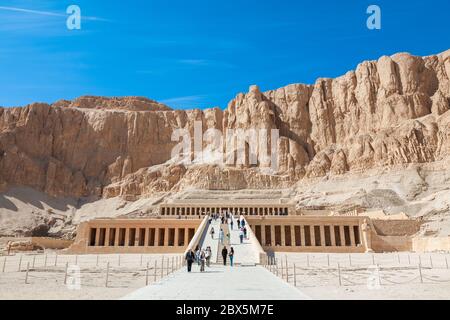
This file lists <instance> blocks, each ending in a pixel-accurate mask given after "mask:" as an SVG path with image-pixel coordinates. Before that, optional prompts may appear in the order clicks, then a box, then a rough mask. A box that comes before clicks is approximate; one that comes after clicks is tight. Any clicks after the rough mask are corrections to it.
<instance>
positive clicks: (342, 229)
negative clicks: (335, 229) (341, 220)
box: [339, 225, 347, 247]
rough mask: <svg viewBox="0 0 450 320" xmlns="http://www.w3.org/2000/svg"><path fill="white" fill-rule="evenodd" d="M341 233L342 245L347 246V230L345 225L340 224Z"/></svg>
mask: <svg viewBox="0 0 450 320" xmlns="http://www.w3.org/2000/svg"><path fill="white" fill-rule="evenodd" d="M339 233H340V235H341V245H342V246H343V247H345V246H346V245H347V244H346V242H345V232H344V226H343V225H340V226H339Z"/></svg>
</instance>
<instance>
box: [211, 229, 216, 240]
mask: <svg viewBox="0 0 450 320" xmlns="http://www.w3.org/2000/svg"><path fill="white" fill-rule="evenodd" d="M214 232H215V231H214V228H211V232H210V233H211V239H214Z"/></svg>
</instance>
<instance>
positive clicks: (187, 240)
mask: <svg viewBox="0 0 450 320" xmlns="http://www.w3.org/2000/svg"><path fill="white" fill-rule="evenodd" d="M184 245H185V247H186V248H187V247H188V246H189V228H184Z"/></svg>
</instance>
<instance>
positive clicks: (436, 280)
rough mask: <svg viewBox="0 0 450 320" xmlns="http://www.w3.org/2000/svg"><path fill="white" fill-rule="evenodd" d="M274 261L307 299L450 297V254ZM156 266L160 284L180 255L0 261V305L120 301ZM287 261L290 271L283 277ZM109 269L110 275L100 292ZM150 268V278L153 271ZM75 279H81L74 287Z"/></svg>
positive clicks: (289, 255) (319, 256)
mask: <svg viewBox="0 0 450 320" xmlns="http://www.w3.org/2000/svg"><path fill="white" fill-rule="evenodd" d="M56 257H58V258H56ZM5 258H6V260H5ZM276 258H277V264H278V274H277V270H276V268H275V267H274V266H272V267H271V271H272V272H273V273H274V274H277V275H278V276H279V277H280V278H282V279H283V280H284V281H286V278H287V280H288V282H289V283H290V284H292V285H294V284H296V286H297V287H298V289H299V290H300V291H301V292H303V293H304V294H306V295H307V296H309V297H311V298H312V299H325V300H326V299H330V300H346V299H362V300H376V299H392V300H396V299H413V300H418V299H445V300H449V299H450V269H449V267H448V264H449V263H450V254H439V253H434V254H422V255H418V254H413V253H401V254H397V253H391V254H374V255H372V254H330V255H328V254H299V253H286V254H284V253H280V254H277V255H276ZM97 259H98V260H97ZM177 259H178V260H177ZM162 260H164V271H163V278H164V279H165V278H166V275H167V273H170V272H171V270H172V268H171V263H172V261H174V271H175V270H176V269H177V268H176V265H177V261H178V262H179V261H180V260H181V256H179V255H178V256H173V255H99V256H97V255H83V256H75V255H58V256H56V255H55V253H49V254H47V258H46V257H45V255H44V254H24V255H22V257H21V256H20V255H15V256H9V257H5V256H3V257H0V300H7V299H29V300H36V299H44V300H53V299H62V300H80V299H81V300H92V299H96V300H105V299H120V298H123V297H124V296H127V295H128V294H130V293H131V292H134V291H136V290H138V289H140V288H143V287H145V285H146V281H147V264H148V265H149V268H148V281H149V282H148V283H149V284H152V283H155V282H159V281H160V280H161V279H162V277H161V272H162V269H161V263H162ZM286 262H287V265H288V272H286ZM373 262H375V264H373ZM108 263H109V266H110V269H109V270H110V271H109V277H108V286H107V287H106V273H107V272H106V270H107V265H108ZM155 263H156V272H155V271H154V270H155ZM419 263H420V264H421V268H420V269H419ZM33 264H34V267H33ZM55 264H56V266H55ZM66 264H67V265H69V269H70V270H71V271H70V272H69V273H68V281H67V282H68V283H69V285H65V284H64V278H65V270H66ZM27 265H28V266H29V273H28V282H27V283H25V279H26V277H27V276H26V269H27ZM75 265H77V266H79V268H80V277H79V278H78V277H77V276H76V275H77V273H76V271H77V269H76V267H75V269H73V268H74V267H72V266H75ZM294 265H295V270H296V272H295V277H294ZM167 266H169V267H167ZM282 266H283V267H282ZM19 268H20V271H19ZM3 270H4V271H3ZM168 270H169V272H168ZM72 271H75V273H72ZM339 273H340V275H341V283H340V282H339ZM155 274H156V277H155ZM421 274H422V276H421ZM286 275H288V276H286ZM248 276H251V274H250V275H248ZM77 279H79V280H80V282H79V283H80V286H79V287H78V286H77ZM421 279H422V281H423V282H422V281H421ZM248 299H251V297H248Z"/></svg>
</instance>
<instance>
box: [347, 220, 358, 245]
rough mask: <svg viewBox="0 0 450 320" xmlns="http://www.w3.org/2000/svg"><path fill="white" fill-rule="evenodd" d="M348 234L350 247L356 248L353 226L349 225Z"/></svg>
mask: <svg viewBox="0 0 450 320" xmlns="http://www.w3.org/2000/svg"><path fill="white" fill-rule="evenodd" d="M348 228H349V233H350V245H351V246H352V247H356V240H355V232H354V231H353V230H354V229H353V226H352V225H350V226H349V227H348Z"/></svg>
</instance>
